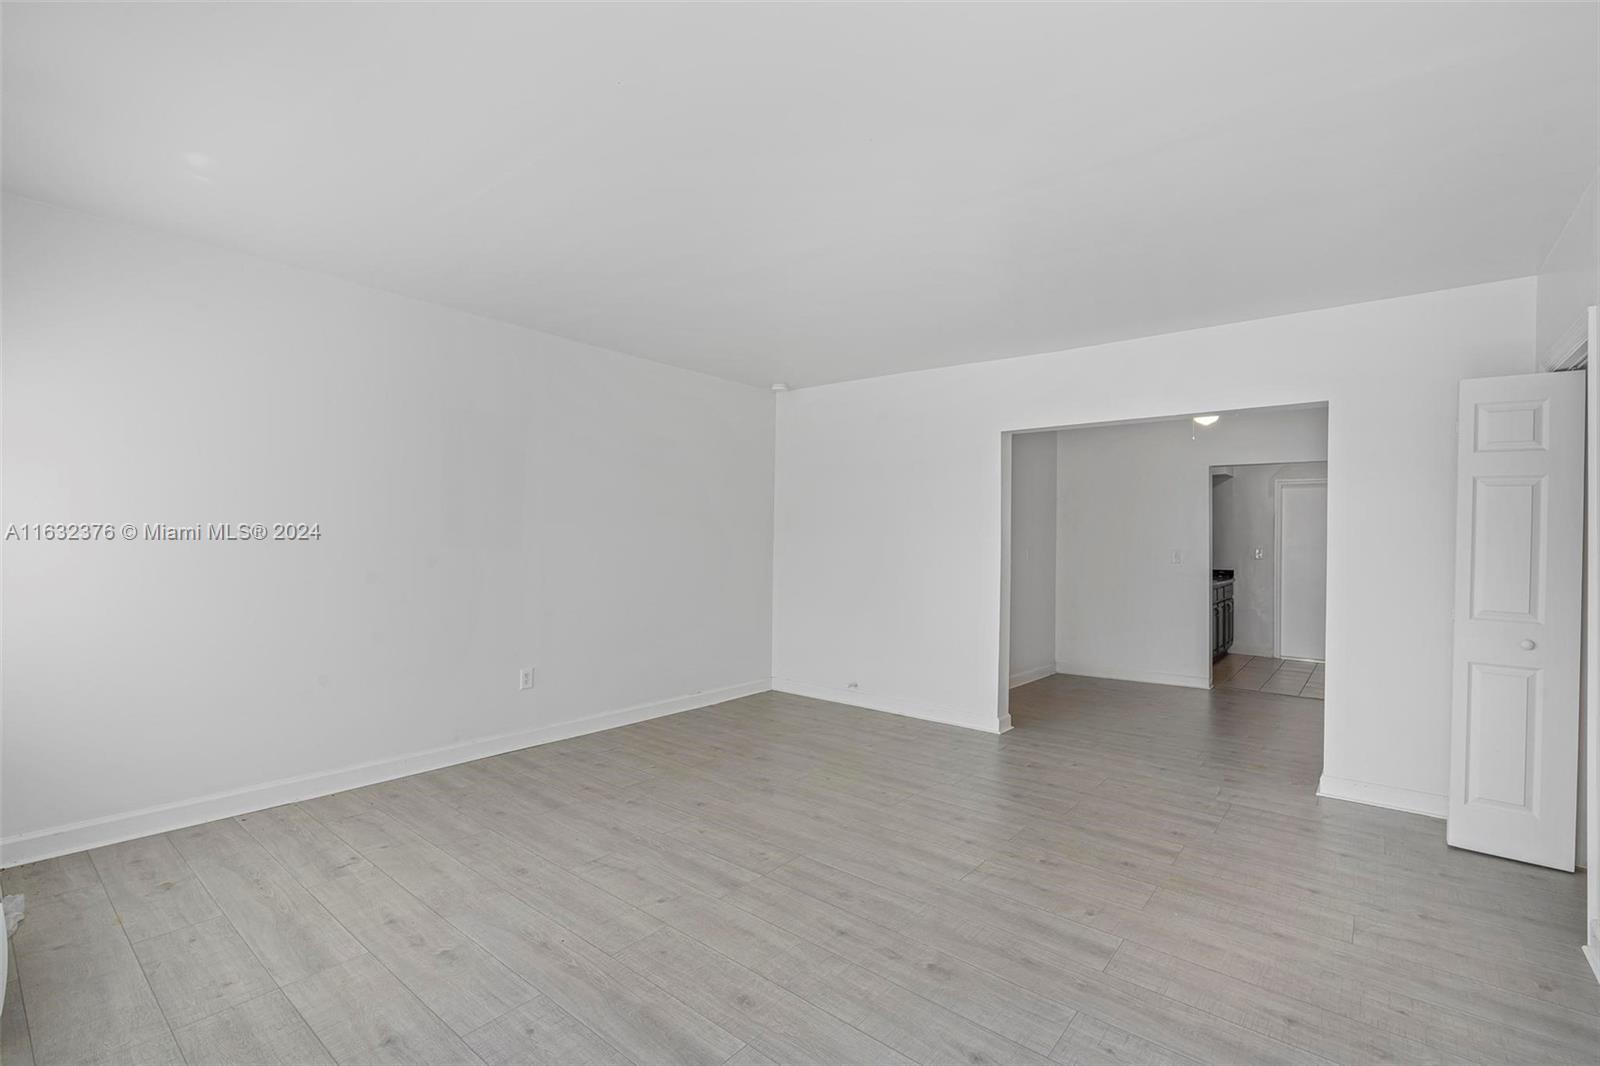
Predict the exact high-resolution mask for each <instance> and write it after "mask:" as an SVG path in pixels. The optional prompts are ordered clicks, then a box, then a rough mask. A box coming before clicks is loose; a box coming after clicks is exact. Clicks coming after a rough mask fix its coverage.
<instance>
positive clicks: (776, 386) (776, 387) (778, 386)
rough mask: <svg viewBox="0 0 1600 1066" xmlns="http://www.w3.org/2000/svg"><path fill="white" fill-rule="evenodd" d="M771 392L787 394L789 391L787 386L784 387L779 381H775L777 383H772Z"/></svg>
mask: <svg viewBox="0 0 1600 1066" xmlns="http://www.w3.org/2000/svg"><path fill="white" fill-rule="evenodd" d="M772 391H773V392H788V391H789V386H787V385H785V384H784V383H783V382H781V381H777V382H774V383H773V385H772Z"/></svg>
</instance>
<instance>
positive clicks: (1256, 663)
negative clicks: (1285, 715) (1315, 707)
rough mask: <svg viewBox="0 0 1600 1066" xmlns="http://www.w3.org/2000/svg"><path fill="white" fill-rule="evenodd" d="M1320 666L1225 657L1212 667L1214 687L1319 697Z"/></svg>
mask: <svg viewBox="0 0 1600 1066" xmlns="http://www.w3.org/2000/svg"><path fill="white" fill-rule="evenodd" d="M1322 670H1323V666H1322V664H1321V663H1312V662H1306V661H1305V660H1304V659H1272V658H1268V657H1266V656H1263V655H1233V654H1228V655H1224V656H1223V657H1222V658H1220V659H1218V660H1217V661H1216V662H1214V663H1212V664H1211V686H1212V687H1213V688H1218V687H1226V688H1246V689H1249V690H1250V691H1252V692H1270V693H1272V694H1273V695H1276V696H1300V697H1303V698H1305V699H1309V700H1320V699H1321V698H1322Z"/></svg>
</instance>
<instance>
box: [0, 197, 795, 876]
mask: <svg viewBox="0 0 1600 1066" xmlns="http://www.w3.org/2000/svg"><path fill="white" fill-rule="evenodd" d="M4 222H5V249H4V271H5V273H4V285H5V299H6V302H5V310H6V316H5V323H4V327H5V334H4V342H5V352H4V355H5V364H4V372H5V385H6V389H5V396H4V434H5V436H4V451H5V457H4V459H5V467H4V475H5V493H6V499H5V503H6V516H7V520H8V521H10V522H15V523H24V522H68V521H86V522H114V523H121V522H136V523H146V522H166V523H175V524H176V523H184V524H187V523H195V522H225V521H233V522H239V521H261V522H273V521H280V520H283V521H303V522H319V523H320V524H321V528H322V539H321V540H320V541H318V542H312V543H301V544H285V543H250V544H225V543H201V544H188V543H177V544H171V543H168V544H162V543H127V542H124V541H121V540H118V541H117V542H114V543H100V544H60V543H50V544H41V543H16V542H13V543H8V544H6V545H5V549H4V550H5V568H4V581H5V585H4V597H5V612H6V626H5V635H4V648H3V654H4V665H5V675H4V686H5V688H4V706H5V721H4V728H5V749H4V759H5V763H4V770H3V779H4V788H5V794H4V824H3V829H0V832H3V834H4V836H5V838H6V844H5V861H6V862H8V863H12V862H17V861H21V860H22V859H24V858H28V857H33V856H37V855H42V854H48V853H50V852H53V851H61V850H72V849H74V848H76V847H81V846H84V845H86V844H91V843H98V842H101V841H102V840H105V839H113V838H117V837H123V836H130V835H138V834H140V833H143V832H149V831H152V830H155V829H161V828H166V827H167V826H169V825H172V824H181V823H183V822H187V821H194V820H197V819H200V818H206V817H215V816H217V815H220V814H223V813H230V812H232V811H236V810H246V809H251V808H255V807H260V806H263V805H266V804H269V803H272V802H281V801H283V800H285V799H288V798H297V797H298V796H303V795H312V794H317V793H321V792H326V791H330V790H333V789H336V788H340V787H346V786H348V785H350V784H356V783H361V782H363V781H369V780H374V779H379V778H382V777H386V776H393V775H394V774H397V773H403V772H411V771H413V770H415V769H418V768H422V767H424V766H429V765H440V764H444V763H448V762H455V761H460V760H461V759H464V758H468V757H474V756H476V755H479V754H483V753H485V752H487V751H492V750H503V749H509V748H514V747H521V746H524V745H526V744H528V743H532V742H534V741H537V740H541V739H548V738H550V737H553V736H561V735H567V734H572V733H577V732H586V731H589V730H592V729H597V728H602V727H605V726H607V725H612V724H618V723H620V722H622V721H627V720H631V719H633V718H637V717H640V716H646V715H650V714H654V713H660V712H662V711H666V710H671V709H674V708H678V707H682V706H686V705H692V704H698V703H701V702H709V701H713V700H715V699H718V698H727V697H729V696H731V695H737V694H742V693H743V692H746V691H752V690H762V689H765V688H766V687H767V679H768V675H769V674H770V672H771V670H770V649H771V639H770V629H769V624H770V617H771V613H770V603H771V599H770V598H771V587H772V586H771V570H770V566H771V544H772V495H771V484H772V482H771V478H772V447H773V444H772V441H773V401H772V397H771V394H770V393H767V392H765V391H763V390H755V389H751V388H748V387H745V386H742V385H735V384H730V383H727V382H724V381H719V380H716V379H712V378H709V377H704V376H701V375H697V374H693V373H689V372H686V371H681V370H676V369H671V368H668V367H664V366H661V365H657V364H654V363H649V362H643V361H640V360H636V359H632V358H628V357H624V356H620V355H617V354H614V353H610V352H605V351H601V350H597V349H594V348H588V347H585V346H582V345H579V344H574V343H570V342H567V341H563V340H558V339H556V338H553V337H548V336H544V335H541V334H538V333H533V332H530V331H527V330H524V329H519V328H515V327H512V326H508V325H502V324H499V323H495V322H491V321H487V320H484V319H480V318H476V317H473V316H470V315H466V314H461V313H457V312H453V311H447V310H444V309H441V308H438V307H434V306H431V305H428V304H423V303H418V302H415V301H411V300H406V299H402V298H399V297H395V296H390V295H386V294H383V293H379V292H375V291H372V290H368V289H364V288H360V287H357V286H354V285H350V284H346V283H344V282H340V281H335V280H331V279H328V278H325V277H321V276H317V275H312V274H308V273H304V272H300V271H296V270H293V269H289V268H286V267H281V266H276V265H273V264H270V263H267V262H264V261H261V260H257V259H253V258H250V257H246V256H242V255H237V254H233V253H230V252H224V251H219V250H214V249H211V248H208V247H205V246H201V245H197V244H193V243H188V242H186V241H183V240H180V239H176V238H173V237H168V236H164V235H160V234H157V233H154V232H151V231H146V230H141V229H137V228H133V227H128V226H122V225H113V224H110V223H106V222H103V221H99V220H96V219H93V218H90V217H88V216H83V215H77V214H72V213H67V212H63V211H59V210H56V209H54V208H49V207H44V206H41V205H38V204H34V203H30V202H26V201H19V200H12V199H7V200H6V202H5V217H4ZM522 665H533V666H535V667H537V670H538V674H537V683H536V687H535V688H534V690H533V691H532V692H518V691H517V687H516V681H517V671H518V668H519V666H522ZM240 790H244V791H243V792H242V793H241V792H240ZM206 797H212V798H210V799H207V798H206ZM163 808H167V809H163ZM141 812H142V813H141Z"/></svg>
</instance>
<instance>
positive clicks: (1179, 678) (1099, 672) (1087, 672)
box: [1056, 662, 1211, 688]
mask: <svg viewBox="0 0 1600 1066" xmlns="http://www.w3.org/2000/svg"><path fill="white" fill-rule="evenodd" d="M1056 673H1058V674H1072V675H1073V676H1075V677H1097V678H1100V679H1101V680H1102V681H1138V682H1140V683H1142V684H1146V685H1177V686H1178V687H1180V688H1210V687H1211V676H1210V675H1209V674H1207V675H1204V676H1201V675H1197V674H1166V673H1162V672H1161V671H1159V670H1123V669H1111V670H1107V669H1105V668H1103V667H1097V668H1095V669H1089V668H1087V667H1081V666H1074V665H1073V664H1072V663H1059V662H1058V663H1056Z"/></svg>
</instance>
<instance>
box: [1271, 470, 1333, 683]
mask: <svg viewBox="0 0 1600 1066" xmlns="http://www.w3.org/2000/svg"><path fill="white" fill-rule="evenodd" d="M1275 487H1276V489H1277V493H1278V516H1277V522H1278V655H1279V656H1281V657H1282V658H1285V659H1316V660H1321V659H1324V658H1326V657H1327V651H1326V641H1327V617H1328V611H1327V604H1328V483H1327V482H1326V481H1320V480H1305V481H1290V480H1283V481H1278V482H1276V483H1275Z"/></svg>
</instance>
